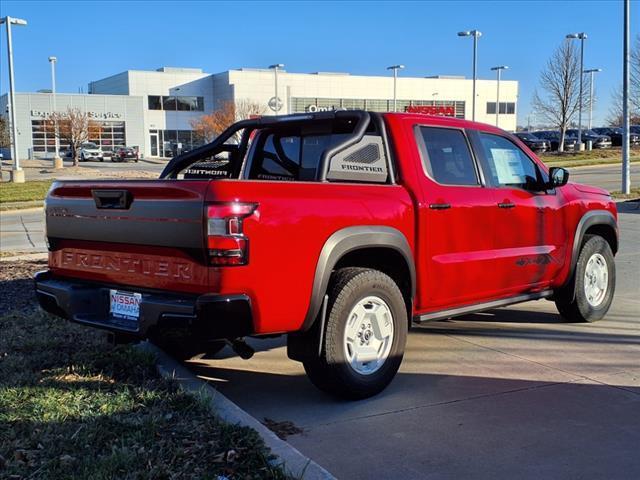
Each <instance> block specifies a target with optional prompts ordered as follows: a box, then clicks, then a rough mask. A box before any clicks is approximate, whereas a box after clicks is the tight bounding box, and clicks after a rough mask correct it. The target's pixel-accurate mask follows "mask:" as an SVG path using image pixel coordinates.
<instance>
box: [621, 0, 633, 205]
mask: <svg viewBox="0 0 640 480" xmlns="http://www.w3.org/2000/svg"><path fill="white" fill-rule="evenodd" d="M630 3H631V2H630V1H629V0H624V2H623V7H622V9H623V14H622V18H623V19H622V25H623V27H622V193H625V194H627V195H628V194H629V193H630V192H631V177H630V175H631V168H630V167H631V164H630V163H629V161H630V160H629V147H630V145H629V83H630V76H631V75H630V72H629V66H630V61H629V60H630V55H629V40H630V39H629V37H630V35H629V30H630V27H629V23H630V19H629V15H630V6H629V4H630Z"/></svg>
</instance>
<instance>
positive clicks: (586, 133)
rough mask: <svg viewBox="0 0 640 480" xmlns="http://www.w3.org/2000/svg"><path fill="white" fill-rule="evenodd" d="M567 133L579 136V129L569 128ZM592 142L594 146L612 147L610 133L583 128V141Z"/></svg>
mask: <svg viewBox="0 0 640 480" xmlns="http://www.w3.org/2000/svg"><path fill="white" fill-rule="evenodd" d="M567 133H568V134H569V135H571V136H572V137H575V138H578V130H577V129H575V128H573V129H568V130H567ZM589 141H590V142H592V147H593V148H609V147H611V138H610V137H609V136H608V135H600V134H598V133H596V132H594V131H593V130H589V129H586V130H582V143H587V142H589Z"/></svg>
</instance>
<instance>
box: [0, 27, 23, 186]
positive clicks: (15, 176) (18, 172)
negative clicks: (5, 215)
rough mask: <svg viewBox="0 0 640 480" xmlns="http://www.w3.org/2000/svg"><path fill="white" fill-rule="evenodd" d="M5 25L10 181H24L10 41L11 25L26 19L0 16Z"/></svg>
mask: <svg viewBox="0 0 640 480" xmlns="http://www.w3.org/2000/svg"><path fill="white" fill-rule="evenodd" d="M3 23H4V24H6V25H7V56H8V57H9V103H10V104H11V134H12V137H13V141H12V142H11V146H12V147H13V149H12V151H11V156H12V158H13V169H12V170H11V181H12V182H14V183H24V171H23V170H22V169H21V168H20V159H19V158H18V124H17V123H16V92H15V85H14V83H15V82H14V79H13V46H12V43H11V25H26V24H27V21H26V20H22V19H20V18H13V17H8V16H7V17H3V18H0V25H2V24H3Z"/></svg>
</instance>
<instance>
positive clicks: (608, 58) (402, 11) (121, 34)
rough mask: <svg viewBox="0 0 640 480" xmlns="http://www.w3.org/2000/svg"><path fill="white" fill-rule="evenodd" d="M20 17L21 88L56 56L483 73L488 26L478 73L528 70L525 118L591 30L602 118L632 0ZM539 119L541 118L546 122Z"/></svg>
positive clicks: (254, 5)
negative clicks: (570, 39)
mask: <svg viewBox="0 0 640 480" xmlns="http://www.w3.org/2000/svg"><path fill="white" fill-rule="evenodd" d="M0 15H1V16H3V17H4V16H6V15H9V16H13V17H18V18H23V19H25V20H27V21H28V25H27V26H25V27H14V28H13V30H12V32H13V47H14V67H15V82H16V91H19V92H29V91H36V90H39V89H48V88H51V77H50V75H51V74H50V67H49V63H48V61H47V58H48V57H49V56H51V55H55V56H56V57H58V65H57V91H58V92H71V93H77V92H78V91H79V89H80V88H83V89H84V91H85V92H86V89H87V84H88V83H89V82H90V81H92V80H98V79H101V78H104V77H107V76H110V75H113V74H115V73H119V72H122V71H125V70H128V69H136V70H155V69H156V68H158V67H160V66H174V67H198V68H202V69H203V70H204V71H205V72H209V73H217V72H221V71H225V70H228V69H232V68H240V67H253V68H261V67H266V66H268V65H270V64H274V63H284V64H285V65H286V70H287V71H290V72H315V71H338V72H349V73H351V74H362V75H388V74H389V72H387V71H386V67H387V66H388V65H394V64H398V63H400V64H404V65H405V66H406V69H405V70H403V71H402V72H401V75H402V76H412V77H422V76H427V75H438V74H440V75H465V76H467V77H469V78H470V77H471V75H472V61H471V59H472V56H471V55H472V41H471V39H470V38H459V37H457V35H456V33H457V32H458V31H460V30H470V29H477V30H480V31H481V32H482V37H481V38H480V40H479V46H478V76H479V77H480V78H494V72H491V71H490V67H492V66H496V65H508V66H509V70H507V71H506V72H504V74H503V78H504V79H509V80H518V81H519V86H520V95H519V100H518V123H519V124H526V123H527V117H528V115H529V114H530V113H531V105H530V103H531V97H532V95H533V93H534V91H535V89H536V87H537V84H538V79H539V75H540V71H541V69H542V68H543V67H544V65H545V63H546V62H547V60H548V59H549V57H550V56H551V54H552V53H553V51H554V49H555V48H556V47H557V46H558V45H559V44H560V43H561V42H562V41H564V37H565V35H566V34H567V33H572V32H586V33H587V35H588V39H587V40H586V42H585V69H588V68H601V69H602V70H603V71H602V72H601V73H599V74H597V75H598V76H597V78H596V82H595V85H596V106H595V108H594V125H597V124H601V123H604V121H605V120H606V118H607V117H608V115H609V112H610V109H611V102H612V94H613V93H614V92H615V90H616V89H617V88H619V87H620V85H621V83H622V15H623V7H622V1H621V0H606V1H595V0H594V1H578V0H575V1H548V2H547V1H514V0H512V1H480V0H478V1H448V2H436V1H431V2H427V1H423V2H399V1H396V2H382V1H380V2H375V1H355V2H310V1H309V2H304V1H298V2H293V1H291V2H268V1H263V2H243V1H237V2H211V1H196V2H189V1H138V2H134V1H130V2H117V1H109V2H103V1H51V2H30V1H19V2H18V1H10V0H2V2H0ZM639 15H640V0H632V1H631V35H632V41H633V38H635V36H636V35H638V34H640V16H639ZM0 39H1V40H0V70H1V72H0V92H2V93H5V92H6V91H7V90H8V88H9V87H8V75H7V53H6V33H5V30H4V26H3V27H2V28H1V30H0ZM535 120H536V119H535V117H533V119H532V123H535Z"/></svg>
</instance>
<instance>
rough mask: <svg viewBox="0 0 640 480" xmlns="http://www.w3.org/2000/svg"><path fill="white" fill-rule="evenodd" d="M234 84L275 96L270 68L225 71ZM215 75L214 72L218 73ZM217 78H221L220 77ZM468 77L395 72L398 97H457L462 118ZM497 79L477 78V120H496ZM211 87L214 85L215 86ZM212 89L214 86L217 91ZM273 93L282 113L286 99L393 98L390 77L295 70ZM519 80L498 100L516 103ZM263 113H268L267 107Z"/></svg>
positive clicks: (508, 124)
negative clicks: (491, 106) (491, 108)
mask: <svg viewBox="0 0 640 480" xmlns="http://www.w3.org/2000/svg"><path fill="white" fill-rule="evenodd" d="M225 74H227V75H228V78H229V80H228V82H229V84H230V85H232V86H233V92H234V97H235V99H236V100H239V99H245V98H248V99H251V100H253V101H255V102H258V103H260V104H261V105H264V106H265V107H266V105H267V102H268V101H269V99H270V98H271V97H273V96H274V95H275V85H274V83H275V82H274V72H273V70H257V69H241V70H230V71H229V72H225ZM219 75H223V74H218V75H215V77H218V76H219ZM220 83H222V82H220ZM472 85H473V81H472V80H469V79H464V78H408V77H404V78H403V77H402V76H401V75H400V76H399V77H398V81H397V88H396V90H397V99H398V100H411V101H436V102H437V101H439V102H444V101H462V102H465V118H467V119H471V118H472V102H471V100H472V98H473V96H472V91H473V90H472ZM496 86H497V85H496V81H495V80H478V81H477V85H476V95H477V97H476V98H477V103H476V120H477V121H479V122H484V123H490V124H495V114H489V113H487V105H486V104H487V102H495V101H496ZM214 91H215V90H214ZM216 94H217V91H216ZM278 96H279V97H280V99H281V100H282V101H283V102H284V105H283V108H282V110H281V112H280V113H281V114H284V113H295V112H294V110H295V109H294V108H293V105H292V101H291V99H292V98H294V97H296V98H309V99H312V98H320V99H371V100H375V99H377V100H391V99H393V77H391V76H385V77H380V76H376V77H374V76H360V75H358V76H356V75H349V74H338V73H318V74H300V73H288V72H283V71H279V73H278ZM517 98H518V82H517V81H513V80H503V81H501V83H500V101H501V102H513V103H516V102H517ZM516 113H517V112H515V111H514V113H513V114H503V115H500V127H501V128H504V129H506V130H515V128H516ZM265 114H273V112H272V111H271V110H270V109H267V110H266V112H265Z"/></svg>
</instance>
